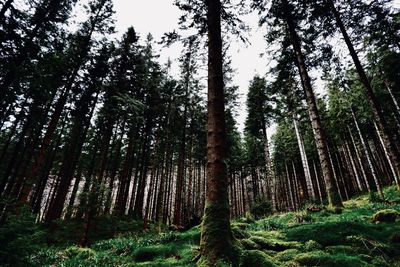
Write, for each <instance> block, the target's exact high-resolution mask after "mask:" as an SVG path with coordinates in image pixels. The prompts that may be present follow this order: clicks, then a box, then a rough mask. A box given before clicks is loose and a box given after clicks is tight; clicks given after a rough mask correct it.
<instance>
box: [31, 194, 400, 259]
mask: <svg viewBox="0 0 400 267" xmlns="http://www.w3.org/2000/svg"><path fill="white" fill-rule="evenodd" d="M385 196H386V201H387V202H383V201H380V200H379V198H377V197H376V196H372V197H371V196H370V195H362V196H359V197H356V198H353V199H351V200H349V201H346V202H345V203H344V206H345V208H344V209H343V210H342V212H336V211H330V210H327V209H321V211H318V212H308V211H307V210H306V209H305V210H302V211H299V212H289V213H285V214H278V215H274V216H269V217H267V218H263V219H260V220H257V221H254V220H252V219H251V218H250V217H249V216H247V218H242V219H239V220H236V221H233V222H232V229H233V233H234V236H235V238H236V239H237V243H238V246H239V247H240V249H241V253H240V254H241V259H240V265H241V266H251V267H257V266H344V267H346V266H349V267H350V266H351V267H357V266H379V267H380V266H383V267H385V266H400V238H399V236H400V221H399V219H397V220H396V221H394V222H380V221H374V220H373V219H372V218H373V217H374V215H375V217H376V216H377V215H376V214H379V212H380V213H384V214H387V213H388V210H389V211H390V213H396V212H400V193H399V192H398V191H397V190H396V189H395V187H388V188H385ZM389 221H390V220H389ZM392 221H393V220H392ZM115 224H118V222H115ZM134 224H136V225H134V226H133V227H129V225H127V221H123V222H122V223H121V225H114V226H113V227H114V228H118V227H119V228H120V229H122V231H116V230H115V229H114V232H113V233H114V237H112V238H109V237H107V234H106V231H105V230H106V229H104V232H101V233H100V234H101V236H100V237H96V239H97V240H98V241H96V242H94V243H93V244H92V245H91V247H90V248H89V249H82V248H77V247H75V246H71V245H66V244H69V241H68V239H67V237H66V236H67V235H66V233H58V236H59V237H62V238H64V239H63V240H64V241H63V242H64V244H63V245H62V244H59V243H56V244H54V245H53V246H48V247H45V246H44V245H42V248H41V249H40V250H39V251H36V252H35V253H32V254H31V256H30V258H29V264H30V265H29V266H84V267H91V266H195V262H194V259H195V258H196V256H197V255H198V253H199V241H200V229H199V227H198V226H197V227H193V228H192V229H190V230H188V231H186V232H173V231H171V232H166V233H163V234H157V233H155V232H154V230H153V231H150V232H146V233H141V232H140V231H139V230H135V229H136V228H137V229H138V228H140V225H141V224H140V222H135V223H134ZM63 227H64V228H65V229H64V231H67V230H69V229H70V228H71V226H70V225H69V226H68V225H67V226H65V225H64V226H60V229H63ZM101 227H103V226H101ZM124 229H127V230H124ZM64 235H65V237H64ZM101 237H103V238H104V237H105V239H102V240H101ZM221 266H228V265H226V264H224V263H221Z"/></svg>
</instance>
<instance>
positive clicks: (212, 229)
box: [199, 201, 238, 266]
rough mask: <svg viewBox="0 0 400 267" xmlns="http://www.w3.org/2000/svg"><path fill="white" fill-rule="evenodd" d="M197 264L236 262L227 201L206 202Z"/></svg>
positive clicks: (236, 256) (235, 250)
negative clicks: (219, 202)
mask: <svg viewBox="0 0 400 267" xmlns="http://www.w3.org/2000/svg"><path fill="white" fill-rule="evenodd" d="M200 250H201V254H202V256H201V258H200V261H199V264H200V263H201V264H202V265H205V266H207V265H213V264H215V262H216V261H217V260H225V261H227V262H232V263H236V262H237V261H238V254H237V249H236V248H235V246H234V238H233V234H232V230H231V226H230V221H229V203H228V201H226V203H222V204H215V203H208V202H207V203H206V207H205V210H204V216H203V223H202V225H201V241H200Z"/></svg>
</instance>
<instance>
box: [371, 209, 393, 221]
mask: <svg viewBox="0 0 400 267" xmlns="http://www.w3.org/2000/svg"><path fill="white" fill-rule="evenodd" d="M399 216H400V214H399V212H398V211H396V210H393V209H385V210H380V211H378V212H377V213H375V214H374V215H372V218H371V220H372V222H375V223H379V222H395V221H396V219H397V218H399Z"/></svg>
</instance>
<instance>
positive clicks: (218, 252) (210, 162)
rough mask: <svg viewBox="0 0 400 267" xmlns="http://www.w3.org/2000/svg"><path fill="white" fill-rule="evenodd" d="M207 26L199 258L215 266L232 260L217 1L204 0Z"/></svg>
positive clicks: (219, 20)
mask: <svg viewBox="0 0 400 267" xmlns="http://www.w3.org/2000/svg"><path fill="white" fill-rule="evenodd" d="M206 6H207V25H208V122H207V192H206V206H205V210H204V217H203V223H202V229H201V241H200V250H201V254H202V258H201V260H200V261H202V262H204V263H205V264H206V265H207V264H209V265H215V264H216V263H217V261H218V260H224V259H225V260H228V261H230V262H233V261H234V258H235V251H234V248H233V235H232V231H231V225H230V214H229V213H230V209H229V197H228V177H227V171H226V164H225V162H224V159H225V149H226V128H225V111H224V109H225V108H224V81H223V73H222V38H221V2H220V0H206Z"/></svg>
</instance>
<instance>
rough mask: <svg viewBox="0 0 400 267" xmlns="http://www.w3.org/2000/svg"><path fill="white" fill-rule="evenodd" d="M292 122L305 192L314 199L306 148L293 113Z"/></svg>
mask: <svg viewBox="0 0 400 267" xmlns="http://www.w3.org/2000/svg"><path fill="white" fill-rule="evenodd" d="M293 124H294V129H295V132H296V138H297V144H298V145H299V150H300V156H301V163H302V165H303V170H304V177H305V180H306V186H307V193H308V196H309V197H311V198H312V199H315V191H314V187H313V184H312V180H311V172H310V166H309V164H308V159H307V154H306V150H305V147H304V139H303V136H302V135H301V133H300V130H299V123H298V121H297V119H296V117H295V115H294V114H293Z"/></svg>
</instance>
